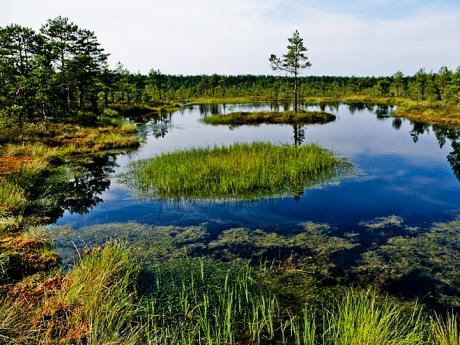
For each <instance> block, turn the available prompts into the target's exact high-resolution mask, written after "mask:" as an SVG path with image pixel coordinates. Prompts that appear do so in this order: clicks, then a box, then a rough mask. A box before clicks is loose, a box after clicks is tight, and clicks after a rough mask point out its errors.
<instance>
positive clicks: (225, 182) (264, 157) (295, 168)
mask: <svg viewBox="0 0 460 345" xmlns="http://www.w3.org/2000/svg"><path fill="white" fill-rule="evenodd" d="M348 166H349V165H348V163H346V162H345V161H343V160H341V159H338V158H336V157H335V156H334V155H333V154H332V153H331V152H330V151H327V150H324V149H322V148H320V147H318V146H316V145H307V146H282V145H274V144H271V143H263V142H255V143H251V144H234V145H231V146H228V147H224V146H222V147H217V146H216V147H212V148H203V149H201V148H196V149H191V150H187V151H178V152H174V153H168V154H163V155H160V156H158V157H155V158H153V159H151V160H147V161H141V162H137V163H135V164H134V165H132V166H131V169H130V173H128V175H127V176H125V180H126V182H127V183H128V184H129V185H131V186H133V187H135V188H137V189H138V190H140V191H141V192H143V193H144V194H149V195H153V196H155V197H160V198H175V199H179V198H216V199H218V198H256V197H263V196H270V195H277V194H283V193H294V194H297V193H302V192H303V190H304V189H305V188H306V187H308V186H311V185H314V184H316V183H319V182H324V181H328V180H330V179H332V178H333V177H334V176H336V175H337V173H338V172H339V170H340V169H341V168H344V167H348Z"/></svg>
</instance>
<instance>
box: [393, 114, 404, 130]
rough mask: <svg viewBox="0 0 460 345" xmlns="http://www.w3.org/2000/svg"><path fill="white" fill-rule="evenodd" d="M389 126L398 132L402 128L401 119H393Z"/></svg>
mask: <svg viewBox="0 0 460 345" xmlns="http://www.w3.org/2000/svg"><path fill="white" fill-rule="evenodd" d="M391 125H392V126H393V128H394V129H396V130H399V129H400V128H401V126H402V119H401V118H400V117H395V118H394V119H393V122H392V123H391Z"/></svg>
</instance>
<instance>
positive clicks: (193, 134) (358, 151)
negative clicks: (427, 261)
mask: <svg viewBox="0 0 460 345" xmlns="http://www.w3.org/2000/svg"><path fill="white" fill-rule="evenodd" d="M274 107H278V105H273V104H240V105H224V104H221V105H190V106H187V107H184V108H183V109H181V110H179V111H177V112H175V113H173V114H169V115H163V116H161V117H153V118H152V119H150V120H149V121H146V122H145V123H143V124H140V125H139V128H140V135H142V136H143V137H144V138H145V141H144V143H143V144H142V146H141V147H140V149H139V150H137V151H135V152H132V153H130V154H120V155H117V156H112V157H111V158H110V159H105V160H104V159H102V160H101V162H102V163H101V164H109V165H110V168H107V169H97V171H98V172H99V173H98V174H96V176H94V177H93V178H94V181H93V182H94V184H96V185H97V183H98V181H99V180H101V181H103V182H104V187H103V188H99V189H98V188H95V189H94V190H95V192H94V194H95V195H93V197H92V198H91V200H92V205H91V206H90V207H86V208H82V209H83V210H84V212H80V213H79V212H73V211H75V210H74V209H73V210H72V211H70V210H66V211H65V212H64V214H63V216H62V217H60V218H59V219H58V220H57V224H58V225H63V224H66V225H70V226H71V227H73V228H76V229H78V228H81V227H85V226H89V225H95V224H103V223H113V222H128V221H135V222H137V223H144V224H152V225H180V226H188V225H199V224H205V225H206V227H207V228H208V231H210V232H211V233H213V234H214V235H216V234H218V233H219V232H221V231H222V230H224V229H228V228H232V227H247V228H251V229H256V228H259V229H264V230H270V231H276V232H280V233H286V232H290V231H293V230H296V229H299V228H300V227H301V224H302V223H304V222H308V221H311V222H319V223H328V224H330V225H332V226H333V227H334V228H336V229H337V230H341V231H347V230H350V229H352V228H353V227H356V226H357V225H358V224H359V223H360V222H363V221H369V220H372V219H374V218H376V217H386V216H390V215H397V216H399V217H402V218H403V219H404V221H405V222H406V224H407V225H411V226H420V227H422V228H425V227H428V226H429V225H430V224H431V223H433V222H439V221H448V220H451V219H453V218H455V217H456V216H457V215H458V214H460V182H459V179H460V138H459V137H460V128H454V127H446V126H440V125H434V126H431V125H428V124H423V123H414V122H412V121H409V120H406V119H398V118H393V117H391V109H387V108H385V107H378V106H375V107H374V106H359V105H351V106H350V105H345V104H340V105H334V106H328V107H326V110H327V111H329V112H332V113H334V114H336V115H337V120H336V121H335V122H332V123H329V124H324V125H311V126H304V127H303V128H302V133H301V136H302V139H303V142H304V143H315V144H318V145H320V146H322V147H324V148H327V149H329V150H332V151H333V152H335V153H336V154H337V155H339V156H342V157H346V158H347V159H348V160H349V161H351V162H352V163H353V164H354V165H355V167H356V168H357V169H356V170H357V171H356V174H355V175H354V176H352V177H346V178H342V179H340V180H338V181H335V182H334V183H331V184H327V185H324V186H322V187H319V188H314V189H309V190H306V191H305V192H304V193H303V195H301V196H300V198H299V197H297V198H295V197H292V196H284V197H279V198H270V199H265V200H258V201H227V202H224V201H220V202H212V201H209V202H207V201H164V200H149V199H138V198H136V197H135V196H134V193H133V191H132V190H130V189H128V188H126V187H125V186H124V185H123V184H122V183H121V182H120V180H119V179H118V178H117V176H118V175H119V174H120V173H123V172H125V171H126V168H127V166H128V165H129V163H130V162H133V161H136V160H139V159H147V158H151V157H153V156H155V155H158V154H160V153H163V152H171V151H175V150H179V149H186V148H191V147H205V146H210V145H229V144H232V143H235V142H251V141H271V142H273V143H280V144H292V143H293V142H294V131H293V128H292V126H290V125H260V126H241V127H236V128H231V127H229V126H210V125H205V124H203V123H202V122H201V119H202V118H203V117H204V116H206V115H207V114H210V113H215V112H220V113H228V112H231V111H240V110H244V111H255V110H264V109H270V108H274ZM310 108H311V109H316V108H317V107H310ZM99 168H100V167H99ZM101 171H104V173H102V176H101V173H100V172H101ZM104 174H105V175H104ZM91 178H92V177H91V176H90V177H89V179H91Z"/></svg>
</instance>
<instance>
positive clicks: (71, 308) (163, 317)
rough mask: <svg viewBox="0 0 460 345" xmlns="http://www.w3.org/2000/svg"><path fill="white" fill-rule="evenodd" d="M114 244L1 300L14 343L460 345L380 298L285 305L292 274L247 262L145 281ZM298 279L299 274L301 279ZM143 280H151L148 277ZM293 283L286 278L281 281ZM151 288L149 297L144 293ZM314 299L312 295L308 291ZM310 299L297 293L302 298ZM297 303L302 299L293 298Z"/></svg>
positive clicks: (207, 265)
mask: <svg viewBox="0 0 460 345" xmlns="http://www.w3.org/2000/svg"><path fill="white" fill-rule="evenodd" d="M132 254H133V253H132V252H131V251H130V250H129V249H128V248H127V247H126V246H125V245H122V244H119V243H109V244H107V245H106V246H105V247H104V248H102V249H95V250H92V252H90V253H88V254H86V255H84V257H83V260H82V261H81V262H80V263H79V264H78V265H77V266H76V267H75V268H73V269H72V270H71V271H70V272H69V273H67V274H66V275H61V274H58V275H55V276H53V277H50V278H48V279H47V280H45V281H44V282H43V283H41V284H39V285H38V286H37V285H34V284H32V283H31V281H30V280H29V281H25V282H23V283H22V285H21V284H20V285H19V286H18V288H17V289H16V291H14V292H11V293H10V294H9V295H8V296H6V297H3V298H0V313H1V315H2V318H0V339H1V342H2V343H5V344H30V343H34V344H54V343H56V342H59V343H60V344H305V345H307V344H311V345H313V344H318V345H319V344H322V345H337V344H343V345H350V344H398V345H399V344H408V345H410V344H414V345H415V344H417V345H419V344H427V345H428V344H433V345H457V344H458V341H459V332H458V327H459V324H458V318H457V317H456V316H454V315H450V316H449V317H448V318H443V317H440V316H436V317H432V318H429V317H428V315H427V314H426V313H425V312H424V311H423V310H422V309H421V307H420V306H417V305H416V304H412V305H406V306H402V305H401V304H399V303H398V302H396V301H395V300H392V299H390V298H388V297H385V296H381V295H379V294H377V293H376V292H373V291H370V290H367V291H366V290H364V291H362V290H354V289H344V290H339V291H335V292H333V291H330V293H329V294H328V295H326V297H324V295H323V297H320V298H313V299H309V300H306V301H304V302H303V303H299V301H300V300H299V299H295V300H294V302H296V301H297V305H292V303H291V304H286V303H285V302H284V301H283V296H282V295H280V294H279V292H282V290H283V289H281V288H280V287H281V286H278V285H275V286H273V285H272V284H271V283H270V282H271V281H272V280H273V277H274V275H279V274H283V273H282V272H281V273H280V272H278V271H276V270H272V269H267V268H263V267H260V268H251V267H250V266H249V265H248V264H247V263H245V262H233V263H228V264H225V263H219V262H216V261H213V260H208V259H186V260H176V261H172V262H169V263H164V264H162V265H161V266H157V268H152V269H151V270H149V271H145V272H143V273H142V274H141V270H140V266H139V264H138V263H136V262H135V261H134V259H133V255H132ZM291 273H292V272H291ZM140 274H141V275H140ZM280 281H281V282H282V284H286V278H284V279H281V280H280ZM141 288H142V289H141ZM307 292H308V291H307ZM303 293H304V291H301V290H299V289H297V295H298V296H301V295H302V294H303ZM291 298H292V296H291ZM291 302H292V301H291Z"/></svg>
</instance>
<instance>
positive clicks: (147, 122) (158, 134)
mask: <svg viewBox="0 0 460 345" xmlns="http://www.w3.org/2000/svg"><path fill="white" fill-rule="evenodd" d="M150 115H151V116H149V117H148V118H142V119H141V121H137V124H138V126H137V127H138V134H139V136H140V137H141V138H142V139H143V140H145V139H147V136H148V135H149V133H151V134H152V135H153V136H154V137H155V138H164V137H165V135H166V134H167V133H168V132H169V130H170V129H171V117H172V116H171V115H172V114H171V113H155V114H150Z"/></svg>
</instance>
